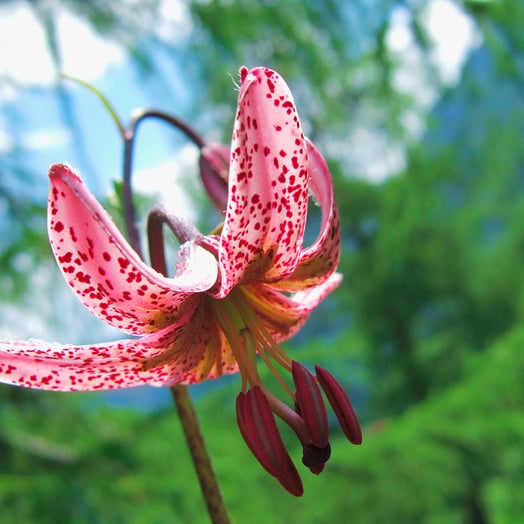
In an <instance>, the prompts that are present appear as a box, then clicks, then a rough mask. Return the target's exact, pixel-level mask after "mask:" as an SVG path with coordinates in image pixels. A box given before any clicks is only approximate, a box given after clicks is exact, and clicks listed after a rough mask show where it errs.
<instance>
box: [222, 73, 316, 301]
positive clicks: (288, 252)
mask: <svg viewBox="0 0 524 524" xmlns="http://www.w3.org/2000/svg"><path fill="white" fill-rule="evenodd" d="M240 75H241V81H242V86H241V88H240V93H239V97H238V111H237V116H236V119H235V125H234V129H233V138H232V145H231V163H230V171H229V200H228V205H227V212H226V219H225V223H224V229H223V232H222V237H221V245H220V252H219V261H220V266H221V269H222V288H221V291H220V294H221V296H225V295H227V293H228V292H229V291H230V290H231V289H232V288H233V287H234V286H235V285H236V284H237V283H239V282H241V281H244V282H249V281H253V280H260V279H261V278H262V277H263V278H264V279H266V280H276V279H278V278H283V277H285V276H286V275H289V274H291V273H292V272H293V271H294V269H295V267H296V264H297V261H298V256H299V254H300V250H301V248H302V240H303V234H304V227H305V220H306V212H307V202H308V178H309V176H308V172H307V169H306V167H307V150H306V145H305V139H304V136H303V134H302V129H301V126H300V122H299V120H298V116H297V112H296V109H295V105H294V102H293V97H292V95H291V92H290V91H289V88H288V86H287V85H286V83H285V82H284V80H283V79H282V78H281V77H280V76H279V75H278V74H277V73H275V72H274V71H271V70H270V69H266V68H262V67H259V68H256V69H252V70H251V71H249V72H248V71H247V69H245V68H242V69H241V71H240Z"/></svg>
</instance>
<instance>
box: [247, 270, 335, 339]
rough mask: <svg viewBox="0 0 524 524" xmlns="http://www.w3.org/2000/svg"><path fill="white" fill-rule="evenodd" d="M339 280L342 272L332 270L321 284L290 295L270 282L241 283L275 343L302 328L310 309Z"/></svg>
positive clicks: (332, 288)
mask: <svg viewBox="0 0 524 524" xmlns="http://www.w3.org/2000/svg"><path fill="white" fill-rule="evenodd" d="M340 282H342V275H341V274H340V273H333V274H332V275H331V276H330V277H329V278H328V279H327V280H326V281H325V282H323V283H322V284H319V285H317V286H315V287H312V288H310V289H307V290H305V291H299V292H298V293H294V294H293V295H291V296H287V295H285V294H284V293H282V291H280V290H279V289H274V288H273V286H272V285H270V284H256V285H255V284H253V285H247V286H242V291H243V293H244V295H245V297H246V299H247V300H248V302H249V304H250V306H251V308H252V309H253V310H254V311H255V312H256V314H257V317H258V318H259V319H260V320H261V321H262V322H263V324H264V326H265V328H266V329H267V330H268V331H269V334H270V335H271V336H272V337H273V339H274V340H275V342H282V341H284V340H287V339H288V338H291V337H292V336H293V335H294V334H295V333H296V332H297V331H299V330H300V329H301V328H302V326H303V325H304V324H305V322H306V321H307V319H308V318H309V315H310V314H311V312H312V311H313V310H314V309H315V308H316V307H317V306H318V305H319V304H320V302H322V300H324V298H325V297H326V296H327V295H329V293H331V292H332V291H333V290H335V289H336V288H337V287H338V286H339V285H340Z"/></svg>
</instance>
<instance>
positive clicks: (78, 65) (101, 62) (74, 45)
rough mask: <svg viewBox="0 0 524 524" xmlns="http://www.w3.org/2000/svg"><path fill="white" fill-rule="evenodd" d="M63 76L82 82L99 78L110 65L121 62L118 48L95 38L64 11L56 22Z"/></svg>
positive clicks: (90, 30) (86, 28) (121, 51)
mask: <svg viewBox="0 0 524 524" xmlns="http://www.w3.org/2000/svg"><path fill="white" fill-rule="evenodd" d="M57 25H58V34H59V38H60V47H61V52H62V59H63V64H62V67H63V70H64V72H65V73H67V74H69V75H72V76H77V77H79V78H81V79H82V80H87V81H93V80H95V79H97V78H99V77H100V76H101V75H102V74H103V73H104V71H105V70H106V68H107V67H109V66H110V65H111V64H115V63H119V62H122V61H123V60H124V58H125V53H124V51H123V49H122V48H121V47H120V46H117V45H116V44H114V43H112V42H109V41H108V40H107V39H104V38H102V37H100V36H99V35H97V34H96V33H95V32H94V31H93V29H92V28H91V27H90V26H89V25H88V24H86V23H85V22H84V21H83V20H80V19H79V18H77V17H75V16H73V15H72V14H70V13H68V12H67V11H64V12H62V13H60V14H59V16H58V19H57Z"/></svg>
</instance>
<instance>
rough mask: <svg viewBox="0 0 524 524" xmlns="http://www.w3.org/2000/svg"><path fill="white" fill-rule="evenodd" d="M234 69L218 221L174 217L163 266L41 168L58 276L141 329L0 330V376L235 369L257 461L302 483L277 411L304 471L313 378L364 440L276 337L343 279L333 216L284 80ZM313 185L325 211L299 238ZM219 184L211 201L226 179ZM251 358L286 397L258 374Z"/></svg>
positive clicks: (124, 325)
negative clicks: (107, 334) (92, 332)
mask: <svg viewBox="0 0 524 524" xmlns="http://www.w3.org/2000/svg"><path fill="white" fill-rule="evenodd" d="M240 80H241V85H240V91H239V96H238V110H237V115H236V119H235V123H234V130H233V137H232V143H231V148H230V151H231V156H230V162H229V175H228V176H227V177H225V175H224V176H223V178H224V180H225V179H226V178H227V184H228V186H227V187H228V192H227V206H226V210H225V219H224V223H223V227H222V228H221V230H220V229H219V230H218V232H217V234H212V235H207V236H206V235H202V234H200V233H199V232H198V231H197V230H196V229H195V228H193V227H189V226H184V225H182V226H180V232H179V238H180V239H181V240H182V242H183V243H182V244H181V246H180V248H179V252H178V258H177V262H176V267H175V269H174V274H173V276H172V277H168V276H165V275H164V274H161V273H159V272H158V271H156V270H155V269H153V268H152V267H150V266H149V265H147V264H146V263H145V262H143V261H142V260H141V258H140V257H139V256H138V255H137V253H136V252H135V251H134V250H133V249H132V247H131V246H130V244H129V243H128V242H127V240H126V239H125V238H124V237H123V235H122V233H121V232H120V231H119V230H118V228H117V227H116V225H115V224H114V223H113V221H112V220H111V218H110V216H109V215H108V214H107V212H106V211H105V210H104V209H103V207H102V206H101V205H100V203H99V202H98V201H97V200H96V199H95V197H94V196H93V195H92V194H91V193H90V192H89V191H88V189H87V188H86V186H85V185H84V183H83V181H82V179H81V178H80V176H79V175H78V174H76V173H75V172H74V171H73V170H72V169H71V168H70V167H68V166H66V165H63V164H57V165H54V166H52V167H51V169H50V171H49V178H50V192H49V200H48V233H49V239H50V243H51V247H52V250H53V253H54V255H55V258H56V261H57V263H58V266H59V268H60V270H61V272H62V274H63V276H64V277H65V279H66V281H67V282H68V284H69V285H70V287H71V289H72V290H73V291H74V292H75V293H76V295H77V296H78V298H79V299H80V300H81V301H82V303H83V304H84V305H85V307H87V308H88V309H89V310H90V311H91V312H92V313H94V314H95V315H96V316H97V317H99V318H100V319H102V320H103V321H104V322H106V323H107V324H109V325H111V326H113V327H115V328H117V329H119V330H121V331H123V332H125V333H127V334H129V335H134V336H138V337H140V338H128V339H123V340H118V341H113V342H107V343H101V344H88V345H67V344H66V345H63V344H56V343H47V342H43V341H38V340H28V341H22V340H0V381H1V382H4V383H9V384H14V385H19V386H25V387H30V388H39V389H47V390H57V391H88V390H109V389H116V388H127V387H133V386H140V385H153V386H172V385H175V384H194V383H198V382H201V381H203V380H206V379H210V378H216V377H219V376H221V375H224V374H229V373H235V372H238V371H239V372H240V374H241V379H242V386H241V389H242V391H241V393H240V395H239V397H238V399H237V420H238V424H239V428H240V431H241V433H242V435H243V437H244V439H245V440H246V443H247V444H248V446H249V448H250V449H251V450H252V452H253V454H254V455H255V457H256V458H257V459H258V460H259V461H260V462H261V464H262V465H263V466H264V467H265V468H266V470H268V471H269V473H270V474H272V475H273V476H275V477H276V478H277V479H278V480H279V481H280V482H281V483H282V485H283V486H284V487H285V488H286V489H288V491H290V492H291V493H293V494H295V495H300V494H302V483H301V481H300V477H299V476H298V473H297V471H296V468H295V466H294V465H293V462H292V461H291V459H290V458H289V455H288V454H287V451H286V449H285V447H284V444H283V443H282V441H281V438H280V435H279V432H278V428H277V425H276V423H275V420H274V414H276V415H278V416H279V417H280V418H281V419H282V420H283V421H285V422H286V423H287V424H288V425H289V426H290V427H291V428H292V429H293V430H294V431H295V433H296V434H297V436H298V438H299V439H300V441H301V443H302V446H303V448H304V457H303V462H304V464H305V465H306V466H308V467H309V468H310V469H311V471H313V472H314V473H320V471H321V470H322V468H323V467H324V463H325V462H326V461H327V459H328V458H329V454H330V449H329V440H328V434H329V427H328V419H327V415H326V412H325V407H324V401H323V396H322V394H321V390H320V389H319V386H318V384H320V388H321V389H322V390H323V391H324V393H325V394H326V397H327V399H328V401H329V403H330V404H331V405H332V406H333V409H334V411H335V415H336V416H337V418H338V419H339V421H340V424H341V426H342V428H343V430H344V433H345V434H346V435H347V436H348V438H349V440H351V441H352V442H354V443H357V444H358V443H360V442H361V440H362V434H361V432H360V427H359V425H358V420H357V418H356V415H355V414H354V411H353V408H352V407H351V403H350V402H349V399H348V398H347V395H346V394H345V393H344V391H343V389H342V387H341V386H340V384H338V382H337V381H336V380H335V379H334V377H333V376H332V375H331V374H329V373H328V372H327V371H326V370H323V369H322V368H319V367H318V366H317V368H316V373H317V375H316V376H315V375H313V374H311V373H310V372H309V371H308V370H307V369H306V368H305V367H304V366H302V365H301V364H299V363H298V362H295V361H292V360H291V359H290V358H289V356H288V355H287V354H286V353H285V352H284V350H283V349H282V348H281V346H280V345H279V344H280V342H282V341H284V340H286V339H289V338H290V337H291V336H293V335H294V334H295V333H296V332H297V331H298V330H299V329H300V328H301V327H302V326H303V325H304V323H305V322H306V320H307V318H308V317H309V315H310V314H311V312H312V311H313V310H314V309H315V308H316V306H317V305H318V304H319V303H320V302H321V301H322V300H323V299H324V297H326V296H327V295H328V294H329V293H330V292H331V291H333V290H334V289H335V288H336V287H337V286H338V285H339V284H340V282H341V278H342V277H341V275H340V274H338V273H336V267H337V264H338V260H339V255H340V232H339V216H338V211H337V207H336V203H335V199H334V196H333V187H332V180H331V175H330V172H329V169H328V167H327V164H326V162H325V161H324V159H323V157H322V155H321V154H320V153H319V151H318V150H317V149H316V147H315V146H314V145H313V144H312V143H311V142H310V141H308V140H307V139H305V137H304V136H303V133H302V129H301V125H300V121H299V119H298V115H297V111H296V108H295V104H294V101H293V98H292V95H291V92H290V91H289V88H288V86H287V85H286V83H285V82H284V80H283V79H282V78H281V77H280V76H279V75H278V74H277V73H276V72H274V71H271V70H269V69H266V68H262V67H259V68H255V69H252V70H250V71H248V70H247V69H246V68H242V69H241V70H240ZM220 155H221V157H222V158H223V156H224V152H223V150H221V152H220ZM212 156H213V155H211V157H212ZM310 192H311V193H312V195H313V197H314V198H315V199H316V200H317V202H318V203H319V205H320V207H321V210H322V221H321V227H320V232H319V234H318V236H317V238H316V240H315V241H314V242H313V244H312V245H310V246H309V247H304V246H303V238H304V229H305V224H306V215H307V208H308V199H309V193H310ZM216 194H217V195H218V196H217V197H216V200H215V201H216V202H217V205H220V203H221V202H223V201H224V198H223V190H218V191H217V192H216ZM153 265H154V264H153ZM257 355H258V357H259V358H257ZM261 363H262V364H264V365H266V366H267V367H268V368H269V369H270V370H271V372H272V373H273V374H274V375H275V377H276V378H277V380H278V381H279V383H280V384H281V386H282V389H283V391H284V393H285V395H287V396H288V398H289V399H290V401H291V403H292V404H293V407H289V405H288V404H287V403H286V402H284V401H282V400H281V399H280V398H279V397H277V396H276V395H275V394H274V393H273V392H272V391H270V389H269V388H268V387H267V386H266V385H265V384H264V383H263V381H262V379H261V377H260V374H259V366H260V365H261ZM286 373H288V374H289V375H290V377H291V380H292V382H293V385H294V388H295V390H296V392H295V391H293V390H292V389H291V387H290V386H289V385H288V382H289V381H286V380H285V378H284V377H283V376H282V375H283V374H286Z"/></svg>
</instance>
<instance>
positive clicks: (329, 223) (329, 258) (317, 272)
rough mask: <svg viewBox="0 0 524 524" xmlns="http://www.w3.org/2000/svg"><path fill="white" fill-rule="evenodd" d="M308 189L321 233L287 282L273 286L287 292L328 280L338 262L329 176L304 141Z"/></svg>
mask: <svg viewBox="0 0 524 524" xmlns="http://www.w3.org/2000/svg"><path fill="white" fill-rule="evenodd" d="M307 150H308V162H309V172H310V175H311V183H310V188H311V192H312V193H313V196H314V197H315V199H316V201H317V202H318V204H319V206H320V209H321V210H322V222H321V224H320V232H319V234H318V236H317V238H316V240H315V242H314V243H313V244H312V245H311V246H309V247H308V248H306V249H304V250H303V251H302V253H301V254H300V259H299V262H298V265H297V267H296V269H295V271H294V272H293V274H292V275H290V276H289V277H288V278H287V279H285V280H282V281H279V282H275V286H276V287H279V288H280V289H284V290H286V291H298V290H303V289H306V288H309V287H312V286H315V285H317V284H320V283H322V282H324V281H325V280H327V279H328V278H329V277H330V276H331V274H332V273H333V272H334V271H335V270H336V268H337V266H338V261H339V258H340V215H339V212H338V207H337V204H336V202H335V196H334V194H333V181H332V179H331V173H330V172H329V168H328V166H327V164H326V161H325V160H324V158H323V156H322V155H321V154H320V152H319V151H318V149H317V148H316V147H315V145H314V144H313V143H312V142H311V141H309V140H307Z"/></svg>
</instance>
